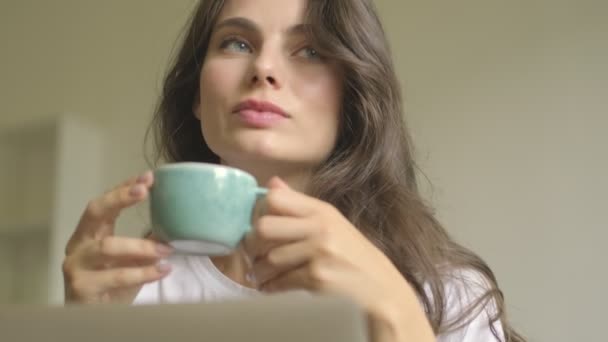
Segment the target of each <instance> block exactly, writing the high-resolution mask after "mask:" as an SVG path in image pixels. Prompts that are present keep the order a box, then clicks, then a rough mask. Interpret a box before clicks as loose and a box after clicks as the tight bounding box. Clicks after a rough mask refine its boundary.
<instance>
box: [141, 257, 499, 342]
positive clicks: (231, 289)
mask: <svg viewBox="0 0 608 342" xmlns="http://www.w3.org/2000/svg"><path fill="white" fill-rule="evenodd" d="M165 261H166V262H168V263H170V264H171V266H172V270H171V273H170V274H169V275H167V276H166V277H165V278H163V279H161V280H159V281H156V282H152V283H148V284H146V285H144V286H143V287H142V289H141V290H140V291H139V293H138V294H137V297H136V298H135V300H134V302H133V304H134V305H139V304H161V303H194V302H210V301H218V300H224V299H238V298H244V297H251V296H261V295H263V294H262V293H261V292H259V291H257V290H255V289H252V288H249V287H245V286H243V285H241V284H239V283H237V282H235V281H233V280H232V279H230V278H228V277H227V276H225V275H224V274H223V273H222V272H221V271H220V270H219V269H217V267H215V265H214V264H213V262H212V261H211V259H209V257H206V256H193V255H173V256H171V257H169V258H167V259H166V260H165ZM486 288H487V287H486V285H485V284H484V281H483V279H482V278H481V276H480V275H479V274H477V273H475V272H470V271H469V272H466V271H461V272H454V275H453V277H452V279H451V281H448V282H447V283H446V295H447V308H448V309H447V317H446V318H447V320H448V321H449V320H450V318H453V317H456V316H455V315H457V314H458V313H459V312H461V310H463V309H465V308H466V307H467V305H468V304H470V303H471V302H472V301H473V300H475V299H476V298H479V296H481V295H482V294H483V293H484V292H485V289H486ZM298 292H302V293H309V292H306V291H298ZM495 312H496V308H495V306H494V305H493V303H489V304H488V305H487V306H486V307H484V308H481V309H480V310H479V311H476V312H473V313H472V314H471V315H470V316H469V317H468V320H467V322H468V323H467V324H466V325H465V326H464V327H462V328H460V329H458V330H455V331H451V332H449V333H446V334H443V335H440V336H437V341H438V342H488V341H497V340H496V338H495V337H494V336H493V335H492V332H491V329H490V327H491V326H490V324H488V317H489V316H490V315H492V314H494V313H495ZM493 325H494V329H495V330H496V331H497V332H498V334H499V336H501V337H502V338H503V339H504V335H503V332H502V326H501V324H500V322H495V323H494V324H493Z"/></svg>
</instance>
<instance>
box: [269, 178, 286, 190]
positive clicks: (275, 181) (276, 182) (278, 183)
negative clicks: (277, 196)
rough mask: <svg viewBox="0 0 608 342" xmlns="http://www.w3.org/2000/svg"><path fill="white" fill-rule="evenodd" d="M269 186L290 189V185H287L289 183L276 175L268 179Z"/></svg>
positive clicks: (270, 187)
mask: <svg viewBox="0 0 608 342" xmlns="http://www.w3.org/2000/svg"><path fill="white" fill-rule="evenodd" d="M268 188H269V189H289V185H287V183H285V181H284V180H282V179H281V178H279V177H278V176H274V177H272V178H270V180H269V181H268Z"/></svg>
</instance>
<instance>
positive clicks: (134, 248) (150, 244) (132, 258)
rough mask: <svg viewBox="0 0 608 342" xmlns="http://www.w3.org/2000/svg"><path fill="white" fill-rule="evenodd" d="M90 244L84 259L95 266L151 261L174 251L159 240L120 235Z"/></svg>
mask: <svg viewBox="0 0 608 342" xmlns="http://www.w3.org/2000/svg"><path fill="white" fill-rule="evenodd" d="M89 246H90V247H89V248H88V249H87V251H86V252H85V257H84V260H85V262H86V264H87V265H90V266H93V267H97V266H101V265H105V264H107V263H111V264H120V263H125V262H129V263H133V262H142V261H143V262H146V261H148V262H151V261H156V260H158V259H160V258H165V257H168V256H169V255H171V254H172V253H173V248H171V247H169V246H167V245H165V244H162V243H159V242H155V241H152V240H147V239H137V238H128V237H119V236H107V237H105V238H103V239H100V240H94V241H92V242H91V243H90V244H89Z"/></svg>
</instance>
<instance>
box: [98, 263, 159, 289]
mask: <svg viewBox="0 0 608 342" xmlns="http://www.w3.org/2000/svg"><path fill="white" fill-rule="evenodd" d="M170 272H171V265H170V264H169V263H165V262H161V263H157V264H155V265H151V266H145V267H123V268H114V269H109V270H104V271H97V272H91V274H90V278H91V282H92V283H94V284H96V287H97V291H98V292H103V291H107V290H114V289H120V288H127V287H132V286H137V285H143V284H145V283H149V282H152V281H156V280H159V279H161V278H163V277H165V276H166V275H168V274H169V273H170Z"/></svg>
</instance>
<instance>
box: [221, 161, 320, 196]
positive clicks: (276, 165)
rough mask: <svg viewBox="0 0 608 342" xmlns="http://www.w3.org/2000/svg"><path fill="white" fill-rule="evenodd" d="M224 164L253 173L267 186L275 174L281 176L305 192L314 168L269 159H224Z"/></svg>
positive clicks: (293, 186) (295, 188)
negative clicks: (236, 160) (242, 160)
mask: <svg viewBox="0 0 608 342" xmlns="http://www.w3.org/2000/svg"><path fill="white" fill-rule="evenodd" d="M221 164H222V165H226V166H230V167H235V168H238V169H241V170H243V171H246V172H248V173H250V174H251V175H253V176H254V177H255V179H256V181H257V182H258V185H260V186H266V184H268V181H269V180H270V179H271V178H272V177H275V176H278V177H280V178H281V179H282V180H283V181H284V182H286V183H287V184H289V186H290V187H291V188H292V189H294V190H296V191H300V192H303V193H306V192H307V189H308V184H309V181H310V177H311V175H312V168H311V167H310V166H307V165H303V164H299V165H294V164H288V163H285V162H269V161H253V162H252V161H249V160H248V161H246V162H235V161H227V160H224V159H223V160H222V161H221Z"/></svg>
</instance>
